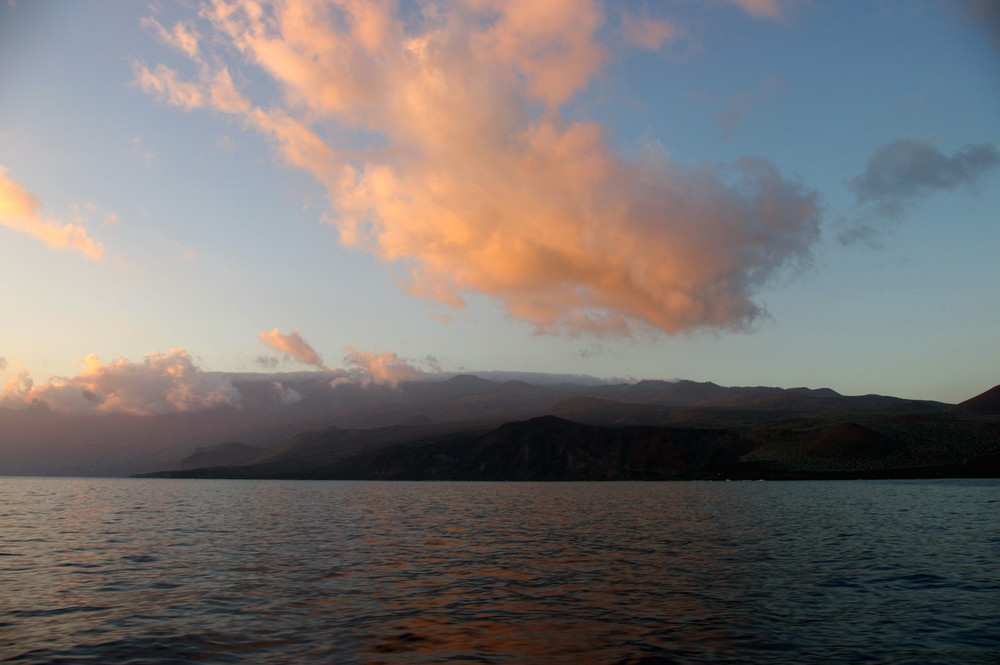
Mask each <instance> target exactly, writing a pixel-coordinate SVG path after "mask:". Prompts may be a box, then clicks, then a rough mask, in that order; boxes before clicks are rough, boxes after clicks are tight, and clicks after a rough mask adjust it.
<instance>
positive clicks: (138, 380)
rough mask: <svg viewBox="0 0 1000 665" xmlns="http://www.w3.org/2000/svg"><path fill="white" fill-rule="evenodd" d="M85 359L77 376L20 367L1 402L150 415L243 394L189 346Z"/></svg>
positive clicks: (231, 401) (233, 402)
mask: <svg viewBox="0 0 1000 665" xmlns="http://www.w3.org/2000/svg"><path fill="white" fill-rule="evenodd" d="M80 363H81V368H80V371H79V373H78V374H77V375H76V376H74V377H71V378H65V377H53V378H51V379H49V381H48V382H46V383H41V384H38V383H35V382H34V381H32V379H31V377H30V376H29V375H28V373H27V372H26V371H23V372H20V373H19V374H18V375H17V376H16V377H15V378H14V379H12V380H11V381H9V382H8V383H7V385H6V386H5V387H4V390H3V393H2V394H0V406H3V407H7V408H18V407H24V406H27V405H30V404H32V403H42V402H44V403H45V404H46V405H48V407H49V408H51V409H53V410H56V411H69V412H74V413H128V414H133V415H140V416H148V415H158V414H165V413H177V412H184V411H199V410H202V409H209V408H213V407H219V406H237V405H238V404H239V403H240V401H241V399H242V398H241V396H240V394H239V392H238V391H237V390H236V389H235V388H234V387H233V385H232V384H231V383H230V381H229V380H228V379H227V378H224V377H221V376H218V375H214V374H209V373H206V372H203V371H201V370H200V369H199V368H198V366H197V365H196V364H195V363H194V360H193V359H192V358H191V356H190V355H189V354H188V353H187V351H185V350H184V349H172V350H170V351H167V352H162V353H159V352H153V353H148V354H146V356H145V357H144V358H143V360H142V362H138V363H133V362H129V361H128V360H126V359H124V358H121V359H119V360H115V361H113V362H111V363H107V364H103V363H101V361H100V359H99V358H98V357H97V356H96V355H89V356H87V357H86V358H84V359H83V360H82V361H80Z"/></svg>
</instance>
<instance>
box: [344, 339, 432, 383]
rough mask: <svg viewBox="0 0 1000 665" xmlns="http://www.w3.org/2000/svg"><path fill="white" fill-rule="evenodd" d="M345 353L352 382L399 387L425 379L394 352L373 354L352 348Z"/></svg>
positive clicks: (345, 360) (345, 362)
mask: <svg viewBox="0 0 1000 665" xmlns="http://www.w3.org/2000/svg"><path fill="white" fill-rule="evenodd" d="M344 351H345V356H344V364H345V365H347V366H348V369H347V373H348V376H349V377H350V378H351V380H354V381H360V382H362V383H379V384H387V385H390V386H398V385H399V384H400V383H403V382H404V381H421V380H423V378H424V375H423V373H422V372H421V371H420V370H418V369H417V368H416V367H414V366H413V365H411V364H410V363H409V362H407V361H406V360H404V359H403V358H400V357H399V356H397V355H396V354H395V353H393V352H392V351H385V352H383V353H373V352H371V351H358V350H357V349H355V348H354V347H351V346H349V347H347V348H346V349H344ZM335 381H337V380H335Z"/></svg>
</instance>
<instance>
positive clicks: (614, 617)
mask: <svg viewBox="0 0 1000 665" xmlns="http://www.w3.org/2000/svg"><path fill="white" fill-rule="evenodd" d="M977 482H978V484H977ZM990 482H991V481H967V482H966V483H965V484H951V485H949V484H947V483H944V482H938V483H937V484H935V483H933V482H931V483H924V484H923V485H915V484H906V483H895V484H894V483H877V482H871V483H839V484H838V483H562V484H560V483H551V484H547V483H346V482H345V483H341V482H298V483H296V482H267V481H261V482H241V481H176V480H81V481H68V480H60V479H0V498H2V500H3V504H2V505H3V506H4V510H5V513H4V514H3V523H2V526H3V529H4V530H3V533H4V541H3V544H2V545H0V552H2V554H3V555H4V556H2V557H0V563H3V564H5V566H4V568H2V569H0V583H2V586H3V590H4V593H3V595H2V597H0V615H2V617H3V618H2V625H0V654H3V656H4V658H5V659H10V658H14V659H15V660H14V661H12V662H19V663H35V664H40V663H55V662H66V661H67V660H73V661H74V662H86V663H108V662H124V661H128V660H130V659H131V660H136V661H137V662H142V663H144V664H146V663H175V662H178V661H186V660H191V659H198V660H204V661H208V662H252V663H288V662H336V663H357V664H362V663H370V664H374V663H424V664H430V663H522V662H523V663H567V664H568V663H608V664H616V663H617V664H623V665H624V664H626V663H628V664H630V665H635V664H644V665H654V664H656V663H660V664H662V663H673V662H676V663H704V662H722V663H726V662H729V663H737V662H740V663H747V662H749V663H757V662H760V663H765V662H777V661H780V662H784V663H815V662H831V663H838V662H840V663H848V662H852V663H853V662H857V661H858V659H863V658H866V657H869V656H870V657H872V658H874V659H875V660H874V662H893V660H894V659H895V658H897V657H904V658H903V659H904V660H905V659H906V658H909V660H911V661H913V662H925V661H927V660H928V659H930V661H933V660H934V659H938V660H941V661H946V662H963V663H987V662H990V661H989V657H990V656H989V654H992V653H993V650H992V646H995V645H996V636H997V635H998V634H1000V630H998V629H1000V625H998V620H997V618H996V616H995V612H993V611H992V609H991V608H995V602H994V601H995V600H996V589H998V588H1000V574H998V573H997V571H996V568H995V567H990V566H989V565H988V564H989V562H990V561H994V560H995V558H994V557H995V554H996V551H995V549H996V543H995V542H993V544H992V545H991V544H990V542H992V541H989V540H988V539H984V537H983V534H984V533H987V531H986V528H987V525H988V524H989V523H990V520H991V519H992V515H993V512H992V511H990V510H989V503H988V501H989V500H988V499H987V497H988V496H990V494H989V493H990V491H991V490H993V491H995V486H994V487H991V485H990V484H989V483H990ZM994 508H995V506H994ZM867 525H877V526H878V528H877V529H872V528H869V526H867ZM918 526H919V529H918V528H916V527H918ZM921 532H922V533H934V534H935V539H928V538H922V537H920V536H919V534H920V533H921ZM935 542H940V543H948V545H947V546H943V545H935V544H934V543H935ZM991 590H992V591H991ZM991 640H992V642H991ZM901 650H902V651H901ZM866 654H867V655H866ZM873 654H874V655H873ZM869 662H872V661H869Z"/></svg>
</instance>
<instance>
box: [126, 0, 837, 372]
mask: <svg viewBox="0 0 1000 665" xmlns="http://www.w3.org/2000/svg"><path fill="white" fill-rule="evenodd" d="M734 2H735V4H737V5H739V6H740V7H742V8H743V9H744V10H746V11H748V12H750V13H752V14H753V15H755V16H760V17H767V18H775V19H776V18H779V17H780V7H779V4H778V3H777V2H775V1H774V0H739V1H735V0H734ZM622 16H624V17H625V18H622ZM616 17H617V19H618V20H621V21H624V22H625V25H623V26H620V27H621V30H624V31H625V32H627V33H628V34H630V35H631V36H632V37H631V40H632V42H633V43H636V44H639V45H641V46H643V47H645V48H655V47H657V46H659V45H661V44H663V43H665V42H668V41H669V40H670V39H671V36H672V34H673V33H672V32H671V27H670V23H669V22H665V21H663V20H659V21H655V22H654V21H650V20H649V19H647V18H643V17H640V16H638V15H632V14H614V13H608V12H606V8H605V6H604V5H603V4H602V3H600V2H597V1H596V0H550V1H547V2H535V1H534V0H511V1H501V0H469V1H467V2H453V3H445V4H439V3H431V2H418V3H417V4H416V6H415V7H410V8H409V9H408V10H406V11H404V10H403V8H401V7H397V5H396V4H394V3H388V2H360V1H357V0H339V1H335V2H330V3H316V2H309V1H306V0H282V1H277V2H270V3H264V4H263V5H257V4H250V3H239V2H228V1H225V0H217V1H216V2H212V3H207V4H205V5H204V6H203V7H202V10H201V12H200V18H199V19H197V20H195V19H191V20H189V21H183V22H181V23H178V24H176V25H173V26H162V25H160V24H159V23H157V22H156V21H154V20H152V19H150V20H148V21H147V22H146V25H147V26H148V27H149V28H150V29H151V30H153V32H154V33H155V34H156V35H158V36H159V38H160V39H161V40H162V41H163V42H165V43H166V44H169V45H171V46H172V47H174V48H175V49H176V50H177V52H178V53H179V54H181V55H182V56H183V57H185V58H187V59H189V60H190V61H191V62H192V63H193V64H194V65H195V69H194V71H195V74H194V76H193V77H188V78H186V77H185V76H183V75H181V74H180V73H178V71H176V70H174V69H172V68H170V67H167V66H166V65H163V64H157V65H154V66H147V65H145V64H142V63H139V64H137V65H136V81H137V84H138V85H139V86H140V87H141V88H142V89H143V90H145V91H146V92H148V93H149V94H152V95H155V96H156V97H158V98H160V99H162V100H164V101H165V102H167V103H169V104H172V105H175V106H178V107H181V108H184V109H196V108H206V109H213V110H215V111H219V112H222V113H225V114H230V115H231V116H232V117H233V118H235V119H238V120H239V121H240V122H241V123H243V124H244V125H245V126H247V127H249V128H251V129H253V130H255V131H258V132H260V133H261V134H263V135H264V136H266V137H268V138H270V139H271V140H272V141H273V142H274V143H275V145H276V147H277V149H278V151H279V153H280V154H281V156H282V157H283V158H284V160H285V162H286V163H287V164H288V165H290V166H293V167H296V168H299V169H303V170H305V171H306V172H308V173H310V174H311V175H312V176H314V177H315V178H316V179H317V180H318V181H319V182H321V183H322V184H323V185H324V186H325V187H326V189H327V190H328V192H329V197H330V203H331V207H332V209H333V212H334V214H333V215H332V216H331V218H330V219H331V221H332V223H334V224H336V225H337V227H338V228H339V231H340V238H341V241H342V243H344V244H345V245H348V246H352V247H357V248H361V249H364V250H367V251H370V252H372V253H374V254H376V255H378V256H379V257H381V258H382V259H384V260H385V261H387V262H390V263H394V264H396V265H397V266H398V267H400V268H402V270H403V271H404V272H405V274H406V285H407V288H408V290H409V291H410V292H411V293H413V294H415V295H419V296H422V297H426V298H431V299H434V300H437V301H440V302H444V303H447V304H450V305H452V306H455V307H461V306H462V305H463V304H464V302H465V300H464V299H465V298H466V297H467V296H468V295H472V294H485V295H487V296H489V297H491V298H493V299H495V300H496V301H498V302H499V303H501V304H502V306H503V307H504V308H505V310H506V311H507V312H508V313H509V314H510V315H511V316H513V317H515V318H517V319H520V320H523V321H525V322H528V323H530V324H532V325H533V326H534V327H535V328H536V330H538V331H540V332H548V333H565V334H569V335H577V334H581V333H590V334H596V335H630V334H633V333H634V332H636V331H637V330H646V331H655V330H660V331H664V332H667V333H677V332H681V331H686V330H691V329H695V328H701V327H708V328H729V329H739V328H742V327H745V326H747V325H749V324H750V323H751V322H753V321H754V319H755V318H756V317H757V316H758V315H759V314H760V313H761V308H760V307H759V306H758V304H757V303H756V302H755V299H754V296H755V294H756V293H757V291H758V290H759V289H760V288H761V287H762V286H763V285H764V284H766V283H767V282H768V281H769V280H771V279H772V278H773V277H775V276H776V275H778V274H780V273H781V272H783V271H785V270H787V269H794V268H795V267H797V266H800V265H802V264H803V263H805V262H807V261H808V260H809V257H810V251H811V248H812V246H813V245H814V243H815V242H816V241H817V239H818V237H819V231H818V224H819V207H818V204H817V198H816V195H815V194H814V193H813V192H812V191H810V190H809V189H807V188H806V187H804V186H803V185H802V184H800V183H799V182H797V181H796V180H795V179H791V178H788V177H787V176H785V175H783V174H781V173H779V171H778V170H777V168H776V167H775V166H774V165H773V164H771V163H770V162H768V161H767V160H764V159H759V158H751V157H745V158H743V159H740V160H738V161H737V162H736V163H733V164H701V165H687V164H684V165H682V164H677V163H673V162H671V161H670V160H669V159H668V158H667V157H666V156H665V154H664V153H663V151H660V152H656V151H653V150H648V151H646V152H645V154H644V156H643V157H642V158H640V159H628V158H626V157H624V156H623V155H621V154H619V153H618V152H617V151H616V149H615V148H614V147H613V146H612V145H611V144H610V143H609V140H608V133H607V131H606V130H605V128H604V127H603V126H601V125H600V124H597V123H594V122H589V121H586V120H577V119H573V118H575V117H576V113H573V114H572V118H571V117H570V115H571V114H568V113H566V111H567V110H568V109H569V108H570V107H571V105H572V103H573V101H574V99H576V98H577V97H578V96H579V95H580V93H582V92H583V91H585V90H586V89H587V87H588V86H589V85H590V83H591V81H593V80H594V79H595V77H597V76H598V75H599V74H600V72H601V71H602V69H603V67H604V66H605V65H606V63H607V62H608V61H609V60H610V59H611V58H612V53H611V52H610V46H609V45H607V44H605V43H603V42H602V41H601V38H600V37H599V35H600V34H603V33H602V32H601V29H602V28H603V27H604V26H605V24H606V23H607V22H608V21H609V20H612V19H615V18H616ZM643 21H647V22H646V23H643ZM612 32H613V31H612ZM619 34H620V31H619ZM220 45H221V46H220ZM226 47H228V49H227V48H226ZM234 52H235V53H238V54H239V56H240V57H239V58H234V57H232V55H231V54H232V53H234ZM255 70H256V73H255ZM261 72H262V73H264V74H265V75H266V76H268V77H269V78H270V79H271V80H273V81H274V82H275V83H276V84H277V87H276V90H278V91H280V92H279V93H278V94H277V95H276V96H274V97H270V98H255V99H254V100H253V101H251V99H250V98H249V97H247V96H246V95H245V93H244V92H243V91H242V90H241V89H240V87H241V86H238V85H237V83H236V82H237V81H245V80H248V79H249V78H250V77H252V76H256V75H259V73H261ZM264 89H266V88H265V87H263V86H261V87H258V88H257V90H256V93H255V94H258V95H261V94H263V90H264ZM290 355H293V357H297V356H294V354H291V353H290ZM311 364H315V363H311ZM317 366H318V365H317Z"/></svg>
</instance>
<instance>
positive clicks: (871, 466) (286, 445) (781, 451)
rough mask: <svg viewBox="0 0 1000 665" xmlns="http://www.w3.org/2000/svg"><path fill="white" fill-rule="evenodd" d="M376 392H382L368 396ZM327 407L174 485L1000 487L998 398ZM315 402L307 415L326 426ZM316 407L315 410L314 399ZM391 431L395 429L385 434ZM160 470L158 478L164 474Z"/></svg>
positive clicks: (776, 392)
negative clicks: (898, 481)
mask: <svg viewBox="0 0 1000 665" xmlns="http://www.w3.org/2000/svg"><path fill="white" fill-rule="evenodd" d="M368 390H373V388H371V387H369V388H368ZM393 390H394V392H392V391H391V390H390V389H385V390H383V391H382V392H378V397H376V394H375V392H372V393H370V394H364V392H363V390H361V389H353V391H352V392H344V393H343V394H342V395H340V399H338V400H335V401H330V402H329V403H328V404H327V405H326V406H327V407H328V408H327V411H326V412H327V413H328V414H329V416H330V417H329V422H330V423H331V424H329V425H327V426H324V427H317V428H313V429H308V430H305V431H300V432H297V433H294V434H291V435H288V436H284V437H280V438H279V439H275V440H273V441H271V442H270V443H268V444H267V445H260V444H259V442H252V441H251V442H245V441H244V442H241V441H236V440H230V441H225V442H222V441H220V442H219V443H217V444H212V445H203V446H201V447H199V448H198V449H197V450H196V451H194V452H193V453H192V454H190V455H188V456H187V457H185V458H184V459H183V460H182V461H181V463H180V464H178V465H177V466H179V467H180V468H175V469H174V470H167V471H158V472H154V473H143V474H137V475H141V476H143V477H168V478H275V479H343V480H347V479H356V480H512V481H516V480H520V481H576V480H723V479H733V480H738V479H773V480H777V479H852V478H853V479H861V478H938V477H1000V386H998V387H995V388H992V389H991V390H989V391H987V392H985V393H983V394H981V395H978V396H976V397H973V398H971V399H969V400H967V401H965V402H962V403H960V404H957V405H950V404H943V403H940V402H929V401H918V400H906V399H900V398H895V397H886V396H881V395H865V396H854V397H848V396H843V395H840V394H838V393H836V392H835V391H833V390H829V389H818V390H810V389H807V388H791V389H781V388H769V387H740V388H727V387H722V386H718V385H716V384H713V383H697V382H692V381H678V382H664V381H643V382H639V383H634V384H619V385H607V386H587V387H584V386H578V385H570V384H564V385H559V386H541V385H531V384H528V383H524V382H520V381H508V382H504V383H499V382H493V381H488V380H485V379H482V378H479V377H475V376H467V375H462V376H456V377H454V378H452V379H449V380H447V381H441V382H436V383H428V382H423V383H414V384H404V385H402V386H400V387H399V388H397V389H393ZM321 399H325V398H323V397H322V396H321V395H319V393H316V394H312V395H309V394H308V393H307V397H306V399H305V400H304V402H305V403H306V404H305V405H304V406H303V411H302V412H303V413H306V412H307V410H306V408H307V407H309V405H310V403H312V407H313V410H310V411H308V413H309V414H310V417H311V418H312V421H311V422H322V418H317V417H316V414H317V413H321V412H323V408H322V406H323V405H322V404H320V403H319V401H318V400H321ZM310 400H312V402H310ZM387 423H390V424H387ZM161 468H162V467H161Z"/></svg>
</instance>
